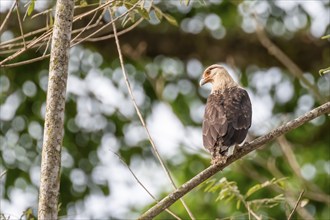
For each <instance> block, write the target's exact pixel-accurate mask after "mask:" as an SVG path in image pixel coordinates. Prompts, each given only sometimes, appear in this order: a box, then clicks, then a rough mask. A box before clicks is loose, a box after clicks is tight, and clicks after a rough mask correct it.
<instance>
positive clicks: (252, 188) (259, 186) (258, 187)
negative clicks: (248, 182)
mask: <svg viewBox="0 0 330 220" xmlns="http://www.w3.org/2000/svg"><path fill="white" fill-rule="evenodd" d="M259 189H261V185H260V184H257V185H254V186H252V187H251V188H250V189H249V190H248V191H247V193H246V195H245V197H249V196H250V195H252V194H253V193H255V192H257V191H258V190H259Z"/></svg>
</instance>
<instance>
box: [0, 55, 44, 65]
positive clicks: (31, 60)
mask: <svg viewBox="0 0 330 220" xmlns="http://www.w3.org/2000/svg"><path fill="white" fill-rule="evenodd" d="M49 57H50V54H47V55H43V56H41V57H36V58H33V59H29V60H24V61H21V62H16V63H10V64H3V65H1V67H17V66H21V65H26V64H30V63H34V62H37V61H40V60H43V59H47V58H49Z"/></svg>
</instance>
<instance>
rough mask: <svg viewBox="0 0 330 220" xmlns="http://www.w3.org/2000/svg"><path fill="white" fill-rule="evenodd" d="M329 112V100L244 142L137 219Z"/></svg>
mask: <svg viewBox="0 0 330 220" xmlns="http://www.w3.org/2000/svg"><path fill="white" fill-rule="evenodd" d="M326 113H330V102H327V103H325V104H323V105H321V106H319V107H317V108H315V109H313V110H311V111H309V112H307V113H305V114H304V115H302V116H300V117H298V118H296V119H294V120H292V121H289V122H287V123H286V124H284V125H282V126H280V127H278V128H277V129H275V130H273V131H271V132H269V133H268V134H266V135H264V136H261V137H259V138H256V139H254V140H253V141H251V142H246V143H244V144H243V146H241V147H240V148H238V149H237V150H236V152H235V153H234V154H233V155H231V156H230V157H228V159H227V161H226V163H223V164H214V165H211V166H209V167H208V168H206V169H205V170H203V171H202V172H200V173H199V174H197V175H196V176H195V177H193V178H192V179H190V180H189V181H188V182H186V183H185V184H183V185H182V186H181V187H179V188H178V189H177V190H175V191H174V192H172V193H171V194H169V195H168V196H166V197H165V198H164V199H162V200H161V201H160V202H159V203H157V204H155V205H154V206H153V207H151V208H150V209H149V210H148V211H146V212H145V213H144V214H142V215H141V216H140V218H139V219H152V218H153V217H155V216H157V215H158V214H159V213H161V212H162V211H163V210H164V209H166V208H168V207H169V206H171V205H172V204H173V203H174V202H176V201H177V200H178V199H179V198H181V197H183V196H184V195H185V194H187V193H188V192H189V191H191V190H192V189H194V188H195V187H196V186H198V185H199V184H201V183H202V182H204V181H205V180H207V179H208V178H210V177H211V176H213V175H215V174H216V173H217V172H219V171H220V170H223V169H224V168H225V167H227V166H228V165H230V164H231V163H233V162H234V161H236V160H238V159H240V158H242V157H243V156H245V155H247V154H248V153H250V152H252V151H254V150H256V149H257V148H259V147H261V146H263V145H264V144H266V143H269V142H270V141H272V140H274V139H275V138H277V137H279V136H281V135H283V134H285V133H288V132H289V131H291V130H293V129H295V128H297V127H299V126H301V125H303V124H304V123H306V122H308V121H310V120H312V119H314V118H316V117H319V116H320V115H323V114H326Z"/></svg>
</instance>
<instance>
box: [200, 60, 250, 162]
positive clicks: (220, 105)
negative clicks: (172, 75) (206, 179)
mask: <svg viewBox="0 0 330 220" xmlns="http://www.w3.org/2000/svg"><path fill="white" fill-rule="evenodd" d="M208 82H210V83H212V91H211V94H210V95H209V97H208V99H207V103H206V107H205V114H204V120H203V145H204V147H205V148H206V149H208V150H209V151H210V153H211V154H212V162H213V163H217V162H224V161H226V158H227V157H226V154H227V151H228V148H229V147H231V146H235V145H238V144H240V143H242V142H243V141H244V139H245V137H246V135H247V132H248V129H249V128H250V126H251V117H252V110H251V101H250V98H249V95H248V93H247V92H246V91H245V90H244V89H243V88H241V87H240V86H239V85H238V84H237V83H236V82H235V81H234V80H233V79H232V78H231V76H230V75H229V74H228V72H227V71H226V70H225V68H224V67H222V66H220V65H217V64H215V65H212V66H210V67H208V68H207V69H206V70H205V71H204V73H203V77H202V79H201V81H200V85H204V84H205V83H208Z"/></svg>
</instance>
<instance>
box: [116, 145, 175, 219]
mask: <svg viewBox="0 0 330 220" xmlns="http://www.w3.org/2000/svg"><path fill="white" fill-rule="evenodd" d="M110 151H111V152H112V153H113V154H114V155H116V156H117V157H118V159H119V160H120V161H121V162H122V164H123V165H124V166H125V167H126V168H127V169H128V170H129V172H130V173H131V174H132V175H133V177H134V179H135V180H136V181H137V182H138V184H139V185H140V186H141V187H142V188H143V189H144V191H146V192H147V193H148V194H149V196H150V197H151V198H153V200H155V202H157V203H158V202H159V201H158V199H157V198H156V197H155V196H154V195H152V194H151V192H150V191H149V190H148V189H147V187H145V186H144V185H143V183H142V182H141V181H140V180H139V178H138V177H137V176H136V175H135V173H134V172H133V170H132V169H131V168H130V167H129V166H128V165H127V163H126V162H125V161H124V159H123V158H122V157H121V156H120V155H119V154H118V153H116V152H114V151H112V150H110ZM165 211H167V212H168V213H169V214H170V215H172V216H173V217H174V218H176V219H178V220H181V218H180V217H178V216H177V215H176V214H174V213H173V212H171V211H170V210H169V209H165Z"/></svg>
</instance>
